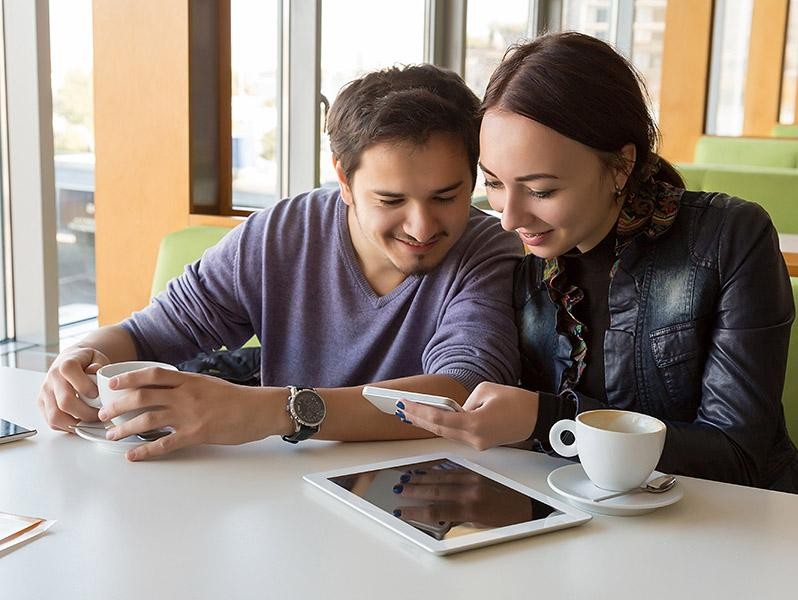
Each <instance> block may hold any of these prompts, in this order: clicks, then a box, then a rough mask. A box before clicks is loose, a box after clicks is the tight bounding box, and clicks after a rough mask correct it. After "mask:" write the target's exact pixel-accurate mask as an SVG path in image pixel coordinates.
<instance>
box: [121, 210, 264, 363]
mask: <svg viewBox="0 0 798 600" xmlns="http://www.w3.org/2000/svg"><path fill="white" fill-rule="evenodd" d="M263 218H264V216H263V214H262V213H255V215H253V217H250V219H249V220H248V221H247V222H245V223H243V224H241V225H239V226H238V227H236V228H234V229H233V230H231V232H230V233H229V234H227V235H226V236H225V237H224V238H223V239H222V240H221V241H220V242H219V243H218V244H216V245H215V246H213V247H211V248H209V249H208V250H206V251H205V253H204V254H203V255H202V258H201V259H200V260H198V261H196V262H194V263H193V264H190V265H187V266H186V268H185V270H184V272H183V273H182V274H181V275H180V276H179V277H177V278H175V279H173V280H172V281H170V282H169V284H168V286H167V289H166V290H164V291H163V292H161V293H160V294H158V295H157V296H156V297H155V298H153V299H152V301H151V303H150V304H149V306H147V307H146V308H144V309H143V310H141V311H138V312H136V313H134V314H133V315H132V316H131V317H130V318H128V319H126V320H125V321H123V322H122V323H121V326H122V327H123V328H125V329H126V330H127V331H128V332H129V333H130V334H131V335H132V336H133V338H134V341H135V343H136V347H137V349H138V352H139V355H140V358H142V359H148V360H159V361H163V362H167V363H171V364H177V363H179V362H181V361H183V360H186V359H189V358H192V357H194V356H196V355H197V354H198V353H199V352H210V351H213V350H218V349H219V348H221V347H222V346H225V347H227V348H238V347H240V346H241V345H243V344H244V342H246V341H247V340H248V339H249V338H250V337H252V335H253V334H254V333H255V331H254V328H253V325H252V321H251V318H250V315H249V314H248V311H247V307H246V306H245V305H244V304H243V303H242V302H241V299H240V296H239V288H240V282H241V280H242V277H244V274H243V273H242V264H241V263H242V261H241V260H240V257H241V253H242V251H241V246H242V244H245V243H249V244H250V246H249V247H248V248H247V250H248V253H249V258H248V260H247V264H250V265H254V264H257V263H258V258H257V257H258V256H259V254H258V253H259V252H261V250H260V248H262V247H263V244H262V235H258V234H257V232H256V231H255V230H256V229H258V227H257V226H256V223H257V222H259V221H260V220H261V219H263ZM247 240H249V242H247ZM249 271H251V272H250V273H247V274H246V276H247V277H249V278H252V277H257V276H258V269H249Z"/></svg>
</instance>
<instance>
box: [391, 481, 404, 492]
mask: <svg viewBox="0 0 798 600" xmlns="http://www.w3.org/2000/svg"><path fill="white" fill-rule="evenodd" d="M403 489H405V486H403V485H402V484H401V483H397V484H396V485H395V486H393V493H394V494H401V493H402V490H403Z"/></svg>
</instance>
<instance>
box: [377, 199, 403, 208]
mask: <svg viewBox="0 0 798 600" xmlns="http://www.w3.org/2000/svg"><path fill="white" fill-rule="evenodd" d="M379 200H380V204H382V205H383V206H399V205H400V204H401V203H402V202H404V200H402V199H401V198H397V199H391V200H384V199H382V198H380V199H379Z"/></svg>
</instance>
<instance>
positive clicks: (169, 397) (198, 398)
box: [99, 367, 291, 461]
mask: <svg viewBox="0 0 798 600" xmlns="http://www.w3.org/2000/svg"><path fill="white" fill-rule="evenodd" d="M109 385H110V387H111V389H113V390H127V391H128V392H129V393H127V394H125V395H124V396H122V397H120V398H119V399H118V400H114V401H112V402H110V403H109V404H108V405H106V406H103V408H102V409H101V410H100V414H99V418H100V419H101V420H102V421H109V420H111V419H112V418H114V417H117V416H119V415H121V414H124V413H126V412H130V411H133V410H142V409H144V410H146V411H147V412H144V413H142V414H140V415H138V416H136V417H133V418H132V419H130V420H129V421H126V422H124V423H121V424H119V425H115V426H114V427H113V428H111V429H110V430H109V431H108V434H107V437H108V439H112V440H118V439H122V438H125V437H127V436H129V435H135V434H138V433H144V432H146V431H151V430H154V429H162V428H169V429H171V430H172V432H171V433H170V434H169V435H167V436H165V437H162V438H160V439H158V440H156V441H154V442H150V443H148V444H143V445H141V446H139V447H138V448H134V449H132V450H130V451H128V453H127V458H128V460H133V461H135V460H143V459H148V458H153V457H156V456H160V455H163V454H167V453H169V452H173V451H174V450H177V449H178V448H184V447H186V446H193V445H196V444H242V443H244V442H249V441H253V440H257V439H262V438H264V437H266V436H268V435H272V434H277V433H289V431H290V430H291V424H290V418H289V417H288V414H287V413H286V412H285V403H286V398H287V395H288V392H287V391H286V390H285V389H284V388H262V387H257V388H255V387H248V386H241V385H235V384H232V383H229V382H227V381H224V380H223V379H219V378H216V377H210V376H207V375H197V374H194V373H182V372H180V371H170V370H167V369H159V368H157V367H156V368H149V369H141V370H139V371H132V372H130V373H123V374H121V375H117V376H116V377H113V378H112V379H111V381H110V383H109Z"/></svg>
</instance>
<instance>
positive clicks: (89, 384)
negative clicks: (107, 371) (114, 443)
mask: <svg viewBox="0 0 798 600" xmlns="http://www.w3.org/2000/svg"><path fill="white" fill-rule="evenodd" d="M109 362H110V361H109V360H108V357H106V356H105V354H103V353H102V352H100V351H99V350H94V349H93V348H81V347H73V348H68V349H67V350H64V351H63V352H62V353H61V354H59V355H58V357H57V358H56V359H55V362H53V364H52V365H51V366H50V370H49V371H47V377H46V378H45V380H44V383H43V384H42V387H41V389H40V390H39V397H38V400H37V402H38V405H39V410H41V412H42V414H43V415H44V418H45V419H47V423H48V424H49V425H50V427H52V428H53V429H61V430H64V431H67V430H68V428H69V427H70V426H71V425H76V424H77V423H79V422H80V421H96V420H97V409H96V408H93V407H91V406H89V405H88V404H86V403H85V402H83V401H82V400H81V399H80V398H79V397H78V394H82V395H83V396H86V397H88V398H96V397H97V386H96V385H95V384H94V382H93V381H92V380H91V379H89V378H88V377H87V376H86V374H87V373H95V372H96V371H97V370H98V369H99V368H100V367H102V366H104V365H107V364H108V363H109Z"/></svg>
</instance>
